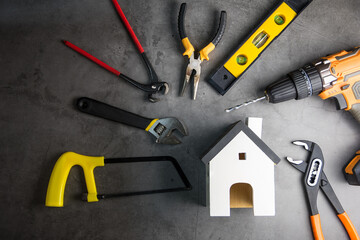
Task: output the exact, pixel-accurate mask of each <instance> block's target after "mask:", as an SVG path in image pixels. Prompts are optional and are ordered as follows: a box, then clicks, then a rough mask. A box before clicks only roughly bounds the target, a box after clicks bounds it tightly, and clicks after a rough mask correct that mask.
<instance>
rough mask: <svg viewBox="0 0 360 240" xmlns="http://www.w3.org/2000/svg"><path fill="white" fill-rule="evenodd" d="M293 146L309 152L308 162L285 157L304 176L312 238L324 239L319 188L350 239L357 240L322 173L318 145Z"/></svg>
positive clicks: (305, 142) (321, 156)
mask: <svg viewBox="0 0 360 240" xmlns="http://www.w3.org/2000/svg"><path fill="white" fill-rule="evenodd" d="M293 144H295V145H298V146H303V147H304V148H305V149H306V150H307V151H309V152H310V157H309V159H308V161H303V160H293V159H292V158H291V157H287V160H288V161H289V162H290V163H291V165H292V166H293V167H295V168H296V169H297V170H299V171H301V172H302V173H304V174H305V178H304V183H305V190H306V195H307V198H308V201H309V208H310V214H311V216H310V220H311V226H312V230H313V235H314V238H315V239H324V236H323V232H322V229H321V223H320V214H319V211H318V208H317V196H318V192H319V188H321V189H322V191H323V193H324V194H325V196H326V197H327V199H328V200H329V201H330V203H331V205H332V206H333V208H334V210H335V211H336V213H337V216H338V217H339V219H340V221H341V222H342V224H343V225H344V227H345V229H346V231H347V233H348V234H349V237H350V239H351V240H359V239H360V238H359V235H358V233H357V232H356V229H355V227H354V225H353V223H352V222H351V220H350V218H349V216H348V215H347V213H346V212H345V210H344V209H343V207H342V206H341V204H340V201H339V199H338V198H337V197H336V194H335V192H334V190H333V189H332V187H331V185H330V182H329V180H328V179H327V177H326V175H325V173H324V171H323V168H324V156H323V154H322V151H321V149H320V147H319V145H317V144H316V143H314V142H310V141H305V140H301V141H294V142H293Z"/></svg>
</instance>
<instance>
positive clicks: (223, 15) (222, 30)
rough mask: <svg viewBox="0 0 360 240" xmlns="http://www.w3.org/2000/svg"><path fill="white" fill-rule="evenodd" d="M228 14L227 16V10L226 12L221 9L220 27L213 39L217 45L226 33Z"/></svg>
mask: <svg viewBox="0 0 360 240" xmlns="http://www.w3.org/2000/svg"><path fill="white" fill-rule="evenodd" d="M226 16H227V15H226V12H225V11H221V14H220V23H219V28H218V30H217V32H216V35H215V37H214V38H213V40H211V42H212V43H213V44H214V45H215V46H216V45H217V44H218V43H219V42H220V40H221V38H222V36H223V35H224V33H225V27H226Z"/></svg>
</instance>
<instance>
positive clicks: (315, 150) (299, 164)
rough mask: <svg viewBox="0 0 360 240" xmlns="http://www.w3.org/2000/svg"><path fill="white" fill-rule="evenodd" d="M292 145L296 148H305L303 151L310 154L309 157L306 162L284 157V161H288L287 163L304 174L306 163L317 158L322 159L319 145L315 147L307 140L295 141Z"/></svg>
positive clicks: (314, 144)
mask: <svg viewBox="0 0 360 240" xmlns="http://www.w3.org/2000/svg"><path fill="white" fill-rule="evenodd" d="M292 144H294V145H297V146H302V147H304V148H305V150H307V151H309V152H310V155H309V157H308V159H307V161H304V160H294V159H293V158H292V157H286V159H287V160H288V162H289V163H290V164H291V165H292V166H293V167H294V168H296V169H298V170H299V171H301V172H303V173H305V172H306V169H307V166H308V162H309V161H310V160H311V159H314V158H319V159H323V157H322V152H321V149H320V147H319V145H317V144H316V143H314V142H311V141H307V140H296V141H293V142H292Z"/></svg>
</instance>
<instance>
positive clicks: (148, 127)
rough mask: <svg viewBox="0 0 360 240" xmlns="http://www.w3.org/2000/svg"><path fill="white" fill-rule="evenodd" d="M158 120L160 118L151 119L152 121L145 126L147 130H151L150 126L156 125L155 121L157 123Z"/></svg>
mask: <svg viewBox="0 0 360 240" xmlns="http://www.w3.org/2000/svg"><path fill="white" fill-rule="evenodd" d="M157 120H159V119H158V118H155V119H153V120H152V121H151V123H150V124H149V125H148V126H147V127H146V128H145V131H147V132H148V131H149V130H150V128H151V127H152V125H154V123H156V122H157Z"/></svg>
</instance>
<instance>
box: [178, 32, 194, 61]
mask: <svg viewBox="0 0 360 240" xmlns="http://www.w3.org/2000/svg"><path fill="white" fill-rule="evenodd" d="M181 42H182V44H183V45H184V48H185V52H184V53H183V56H185V55H187V56H188V58H190V57H191V55H192V54H193V53H194V51H195V49H194V47H193V45H192V44H191V42H190V40H189V38H187V37H186V38H183V39H181Z"/></svg>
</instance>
